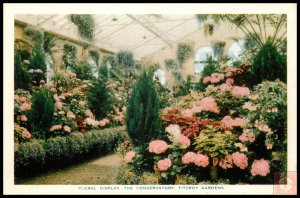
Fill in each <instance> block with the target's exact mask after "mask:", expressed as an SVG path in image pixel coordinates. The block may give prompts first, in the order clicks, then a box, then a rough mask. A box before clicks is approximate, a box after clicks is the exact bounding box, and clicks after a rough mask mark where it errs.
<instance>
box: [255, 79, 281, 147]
mask: <svg viewBox="0 0 300 198" xmlns="http://www.w3.org/2000/svg"><path fill="white" fill-rule="evenodd" d="M255 94H258V95H259V97H258V98H257V99H255V100H253V101H252V102H253V104H254V105H257V106H258V108H257V110H256V111H254V112H251V114H250V116H251V120H253V121H254V120H255V119H259V118H262V119H263V120H265V121H266V122H267V124H268V126H269V127H270V128H271V129H272V131H275V132H276V134H277V135H278V138H279V140H280V141H281V143H280V146H283V148H284V144H285V142H284V140H286V135H287V134H286V132H287V85H286V84H285V83H283V82H281V81H279V80H275V81H264V82H262V83H261V84H258V85H257V86H255V87H254V92H253V95H255ZM272 109H276V111H275V112H272Z"/></svg>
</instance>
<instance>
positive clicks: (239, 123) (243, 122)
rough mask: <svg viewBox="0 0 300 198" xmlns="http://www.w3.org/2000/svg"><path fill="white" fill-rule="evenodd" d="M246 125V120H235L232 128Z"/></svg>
mask: <svg viewBox="0 0 300 198" xmlns="http://www.w3.org/2000/svg"><path fill="white" fill-rule="evenodd" d="M247 123H248V119H246V118H235V119H234V121H233V125H234V126H239V127H244V126H246V124H247Z"/></svg>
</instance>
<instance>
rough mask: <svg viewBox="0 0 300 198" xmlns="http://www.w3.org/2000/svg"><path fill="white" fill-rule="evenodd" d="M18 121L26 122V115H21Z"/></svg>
mask: <svg viewBox="0 0 300 198" xmlns="http://www.w3.org/2000/svg"><path fill="white" fill-rule="evenodd" d="M20 120H21V121H22V122H26V121H27V120H28V119H27V117H26V115H21V117H20Z"/></svg>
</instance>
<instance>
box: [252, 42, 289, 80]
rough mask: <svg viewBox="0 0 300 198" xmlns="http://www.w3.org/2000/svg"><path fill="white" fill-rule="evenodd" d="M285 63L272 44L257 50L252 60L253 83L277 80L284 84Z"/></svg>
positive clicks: (268, 43)
mask: <svg viewBox="0 0 300 198" xmlns="http://www.w3.org/2000/svg"><path fill="white" fill-rule="evenodd" d="M286 66H287V63H286V60H285V58H284V56H283V55H281V54H280V53H279V52H278V50H277V48H276V47H275V46H274V45H272V43H270V42H267V43H266V44H264V45H263V46H262V48H261V49H260V50H259V52H258V54H257V55H256V57H255V58H254V60H253V64H252V71H251V72H252V75H253V82H254V83H255V84H258V83H260V82H262V81H263V80H275V79H277V78H279V79H280V80H281V81H283V82H286V78H287V76H286V75H287V67H286Z"/></svg>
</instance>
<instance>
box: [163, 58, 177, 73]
mask: <svg viewBox="0 0 300 198" xmlns="http://www.w3.org/2000/svg"><path fill="white" fill-rule="evenodd" d="M165 65H166V68H167V70H172V69H176V68H177V67H178V66H177V63H176V61H175V60H174V59H171V58H169V59H166V60H165Z"/></svg>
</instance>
